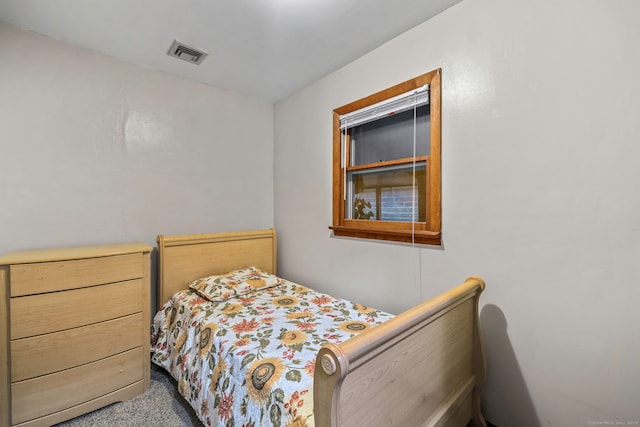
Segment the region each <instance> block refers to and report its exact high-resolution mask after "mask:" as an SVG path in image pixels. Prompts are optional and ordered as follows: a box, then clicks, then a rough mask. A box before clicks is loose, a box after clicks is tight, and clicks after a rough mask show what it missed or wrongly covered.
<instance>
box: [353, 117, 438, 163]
mask: <svg viewBox="0 0 640 427" xmlns="http://www.w3.org/2000/svg"><path fill="white" fill-rule="evenodd" d="M415 124H416V156H425V155H428V154H429V149H430V148H429V134H430V132H431V131H430V117H429V105H423V106H421V107H418V108H417V109H416V123H415ZM413 129H414V110H407V111H403V112H402V113H397V114H394V115H392V116H387V117H385V118H382V119H379V120H376V121H373V122H369V123H365V124H363V125H360V126H355V127H353V128H351V129H350V131H351V150H352V152H351V166H359V165H364V164H369V163H377V162H381V161H388V160H397V159H405V158H410V157H413Z"/></svg>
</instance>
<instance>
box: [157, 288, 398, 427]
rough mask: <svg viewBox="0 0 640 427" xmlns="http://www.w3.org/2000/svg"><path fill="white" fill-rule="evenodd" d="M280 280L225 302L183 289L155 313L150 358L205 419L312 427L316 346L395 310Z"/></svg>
mask: <svg viewBox="0 0 640 427" xmlns="http://www.w3.org/2000/svg"><path fill="white" fill-rule="evenodd" d="M282 282H283V283H281V284H279V285H277V286H274V287H269V288H263V289H260V290H257V291H255V292H252V293H250V294H243V295H237V296H235V297H232V298H230V299H228V300H226V301H224V302H212V301H209V300H207V299H204V298H202V297H201V296H200V295H198V294H197V293H196V292H195V291H193V290H185V291H180V292H178V293H176V294H175V295H174V296H173V297H172V298H171V300H170V301H168V302H167V303H166V304H165V305H164V306H163V307H162V309H161V310H160V311H159V312H158V313H157V314H156V316H155V317H154V320H153V324H152V327H151V342H152V350H153V355H152V361H153V362H154V363H155V364H156V365H158V366H161V367H163V368H164V369H166V370H167V371H168V372H169V373H171V375H172V376H173V377H174V378H175V379H176V381H177V382H178V384H179V391H180V393H181V394H182V395H183V396H184V397H185V399H186V400H187V401H188V402H189V404H190V405H191V406H192V407H193V408H194V410H195V412H196V414H197V415H198V417H199V418H200V420H201V421H202V422H203V423H204V424H205V425H219V426H231V425H235V426H242V425H256V426H257V425H267V426H298V427H303V426H312V425H313V415H312V414H313V397H312V391H313V374H314V369H315V362H316V355H317V353H318V351H319V350H320V347H322V346H323V345H324V344H326V343H329V342H332V343H340V342H342V341H344V340H347V339H349V338H351V337H353V336H355V335H357V334H358V333H360V332H361V331H362V330H366V329H369V328H370V327H373V326H375V325H377V324H380V323H382V322H384V321H385V320H388V319H389V318H391V317H392V316H391V315H390V314H387V313H384V312H381V311H377V310H373V309H370V308H369V307H365V306H363V305H359V304H354V303H352V302H350V301H346V300H342V299H338V298H334V297H332V296H329V295H326V294H322V293H319V292H316V291H314V290H312V289H309V288H307V287H304V286H300V285H298V284H295V283H292V282H288V281H285V280H283V281H282Z"/></svg>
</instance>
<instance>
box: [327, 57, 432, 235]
mask: <svg viewBox="0 0 640 427" xmlns="http://www.w3.org/2000/svg"><path fill="white" fill-rule="evenodd" d="M424 85H429V91H430V93H429V111H430V113H429V114H430V120H431V126H430V137H431V142H430V152H429V154H428V155H427V156H421V157H418V158H416V160H417V161H420V160H426V162H427V176H426V180H427V185H426V192H427V195H426V212H427V218H426V221H425V222H394V221H380V220H362V219H348V218H346V201H345V197H344V195H345V188H344V185H345V176H346V175H345V174H346V173H347V170H346V168H343V167H342V155H343V153H342V148H343V145H342V136H341V130H340V116H342V115H344V114H348V113H351V112H353V111H357V110H360V109H362V108H365V107H368V106H370V105H373V104H376V103H379V102H383V101H385V100H387V99H389V98H392V97H394V96H398V95H401V94H403V93H406V92H409V91H411V90H415V89H418V88H421V87H423V86H424ZM441 93H442V88H441V69H440V68H438V69H436V70H433V71H430V72H428V73H425V74H422V75H420V76H418V77H416V78H413V79H411V80H407V81H406V82H403V83H400V84H397V85H395V86H392V87H390V88H388V89H384V90H382V91H380V92H377V93H374V94H372V95H370V96H367V97H365V98H362V99H359V100H357V101H354V102H352V103H349V104H347V105H343V106H342V107H339V108H336V109H335V110H333V225H332V226H330V227H329V228H330V229H331V230H333V234H334V235H335V236H343V237H356V238H364V239H377V240H388V241H397V242H408V243H417V244H426V245H441V244H442V236H441V226H442V225H441V221H442V219H441V211H442V208H441V181H442V178H441V126H442V123H441V122H442V120H441V102H442V100H441ZM346 146H348V141H347V144H346ZM348 155H349V150H348V149H346V156H347V161H346V162H345V165H348V164H349V163H350V162H349V159H348ZM390 163H392V162H390ZM384 165H386V162H385V163H381V164H380V166H384ZM356 168H357V167H356ZM353 169H354V167H351V168H350V170H353Z"/></svg>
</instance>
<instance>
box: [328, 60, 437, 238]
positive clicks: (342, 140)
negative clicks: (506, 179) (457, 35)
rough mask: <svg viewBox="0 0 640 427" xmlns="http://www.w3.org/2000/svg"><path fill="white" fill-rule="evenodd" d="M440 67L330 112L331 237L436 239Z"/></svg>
mask: <svg viewBox="0 0 640 427" xmlns="http://www.w3.org/2000/svg"><path fill="white" fill-rule="evenodd" d="M440 93H441V87H440V69H437V70H434V71H431V72H429V73H426V74H423V75H421V76H418V77H416V78H414V79H411V80H409V81H406V82H404V83H401V84H398V85H396V86H393V87H390V88H388V89H385V90H383V91H381V92H378V93H375V94H373V95H370V96H368V97H366V98H363V99H360V100H358V101H355V102H352V103H350V104H347V105H344V106H342V107H340V108H336V109H335V110H333V225H332V226H331V227H329V228H330V229H332V230H333V233H334V235H336V236H349V237H359V238H367V239H381V240H393V241H400V242H413V243H420V244H431V245H439V244H440V243H441V236H440V231H441V218H440V212H441V207H440V181H441V179H440V126H441V124H440V105H441V100H440Z"/></svg>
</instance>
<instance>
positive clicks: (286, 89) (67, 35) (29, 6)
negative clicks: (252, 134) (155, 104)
mask: <svg viewBox="0 0 640 427" xmlns="http://www.w3.org/2000/svg"><path fill="white" fill-rule="evenodd" d="M459 1H461V0H81V1H78V0H0V21H4V22H6V23H9V24H12V25H15V26H17V27H20V28H24V29H27V30H31V31H34V32H37V33H41V34H44V35H47V36H49V37H52V38H55V39H59V40H63V41H65V42H68V43H72V44H75V45H80V46H84V47H87V48H90V49H93V50H96V51H99V52H102V53H105V54H107V55H110V56H114V57H117V58H120V59H122V60H125V61H127V62H131V63H134V64H138V65H140V66H143V67H146V68H151V69H156V70H161V71H165V72H168V73H171V74H176V75H180V76H183V77H186V78H189V79H192V80H197V81H200V82H204V83H207V84H210V85H213V86H216V87H218V88H222V89H227V90H232V91H235V92H238V93H241V94H244V95H249V96H253V97H256V98H259V99H262V100H265V101H268V102H277V101H279V100H281V99H283V98H286V97H287V96H289V95H291V94H292V93H294V92H295V91H297V90H299V89H301V88H303V87H305V86H307V85H308V84H310V83H312V82H314V81H316V80H318V79H320V78H322V77H324V76H326V75H328V74H330V73H332V72H333V71H335V70H338V69H339V68H341V67H343V66H344V65H346V64H348V63H349V62H351V61H353V60H355V59H356V58H358V57H360V56H362V55H364V54H365V53H367V52H369V51H371V50H373V49H375V48H376V47H378V46H380V45H382V44H384V43H385V42H387V41H388V40H390V39H392V38H394V37H395V36H397V35H399V34H401V33H403V32H405V31H407V30H408V29H410V28H412V27H414V26H416V25H418V24H420V23H422V22H424V21H426V20H427V19H429V18H431V17H432V16H434V15H436V14H438V13H440V12H442V11H443V10H445V9H447V8H449V7H450V6H452V5H454V4H455V3H458V2H459ZM174 39H177V40H179V41H181V42H183V43H185V44H187V45H190V46H191V47H194V48H198V49H201V50H203V51H205V52H207V53H208V54H209V55H208V56H207V57H206V58H205V59H204V61H203V62H202V64H201V65H195V64H191V63H188V62H185V61H181V60H179V59H176V58H173V57H170V56H168V55H167V54H166V53H167V50H168V49H169V46H170V45H171V43H172V42H173V41H174Z"/></svg>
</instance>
